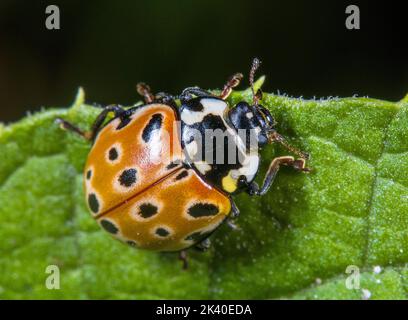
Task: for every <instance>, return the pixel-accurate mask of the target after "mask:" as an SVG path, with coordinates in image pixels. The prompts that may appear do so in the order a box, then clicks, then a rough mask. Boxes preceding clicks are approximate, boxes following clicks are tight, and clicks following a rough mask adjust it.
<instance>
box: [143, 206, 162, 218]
mask: <svg viewBox="0 0 408 320" xmlns="http://www.w3.org/2000/svg"><path fill="white" fill-rule="evenodd" d="M139 208H140V212H139V214H140V216H141V217H142V218H145V219H147V218H150V217H152V216H154V215H155V214H156V213H157V211H158V208H157V207H156V206H155V205H153V204H151V203H143V204H141V205H140V207H139Z"/></svg>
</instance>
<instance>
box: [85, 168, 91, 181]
mask: <svg viewBox="0 0 408 320" xmlns="http://www.w3.org/2000/svg"><path fill="white" fill-rule="evenodd" d="M91 177H92V170H88V171H87V172H86V180H89V179H91Z"/></svg>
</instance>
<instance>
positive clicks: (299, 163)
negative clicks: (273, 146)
mask: <svg viewBox="0 0 408 320" xmlns="http://www.w3.org/2000/svg"><path fill="white" fill-rule="evenodd" d="M281 165H286V166H291V167H293V168H294V169H295V170H298V171H303V172H309V171H310V169H309V168H306V167H305V165H306V159H304V158H300V159H296V160H295V158H293V157H292V156H283V157H277V158H274V159H273V160H272V162H271V164H270V165H269V168H268V171H267V173H266V175H265V178H264V181H263V183H262V186H261V187H260V188H259V187H258V185H257V184H256V183H251V185H250V187H249V193H250V194H252V195H258V196H262V195H264V194H265V193H267V192H268V190H269V188H270V187H271V185H272V183H273V181H274V180H275V177H276V174H277V173H278V171H279V168H280V166H281Z"/></svg>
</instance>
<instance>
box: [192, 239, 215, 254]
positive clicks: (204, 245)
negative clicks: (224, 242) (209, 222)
mask: <svg viewBox="0 0 408 320" xmlns="http://www.w3.org/2000/svg"><path fill="white" fill-rule="evenodd" d="M210 247H211V240H210V238H205V239H204V240H203V241H201V242H200V243H198V244H196V246H195V247H194V248H195V249H197V250H198V251H206V250H208V249H209V248H210Z"/></svg>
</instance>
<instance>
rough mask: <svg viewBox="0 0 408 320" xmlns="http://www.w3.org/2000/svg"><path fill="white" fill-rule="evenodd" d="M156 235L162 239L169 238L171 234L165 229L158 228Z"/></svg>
mask: <svg viewBox="0 0 408 320" xmlns="http://www.w3.org/2000/svg"><path fill="white" fill-rule="evenodd" d="M156 234H157V235H158V236H160V237H167V236H168V235H169V234H170V232H169V231H168V230H166V229H164V228H157V229H156Z"/></svg>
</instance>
